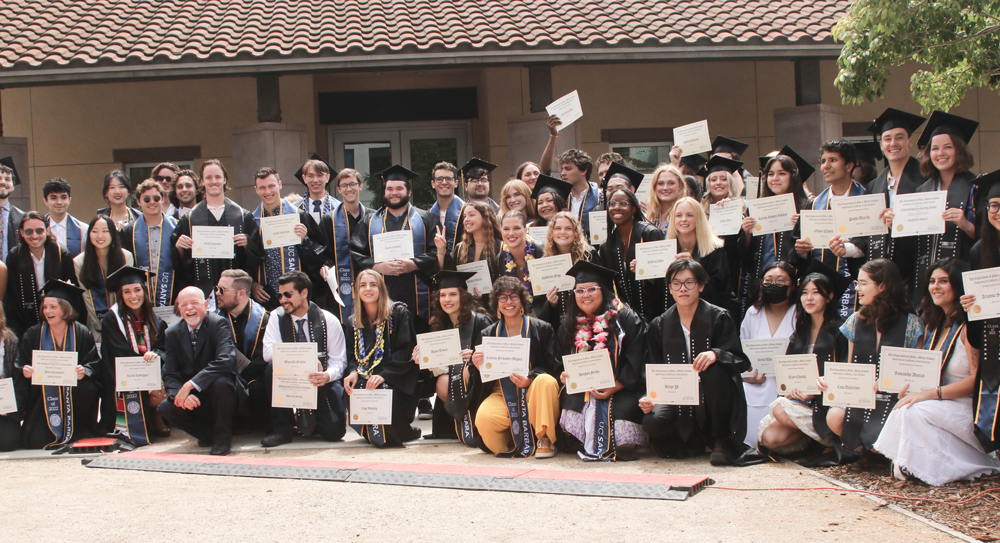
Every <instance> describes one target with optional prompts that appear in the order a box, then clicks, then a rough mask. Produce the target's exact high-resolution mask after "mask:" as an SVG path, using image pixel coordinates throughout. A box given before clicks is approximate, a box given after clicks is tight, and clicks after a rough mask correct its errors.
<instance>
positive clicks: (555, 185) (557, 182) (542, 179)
mask: <svg viewBox="0 0 1000 543" xmlns="http://www.w3.org/2000/svg"><path fill="white" fill-rule="evenodd" d="M572 190H573V185H572V184H571V183H567V182H565V181H563V180H562V179H556V178H555V177H552V176H551V175H545V174H542V175H539V176H538V180H537V181H535V189H534V190H533V191H531V198H532V199H534V200H537V199H538V197H539V196H541V195H542V193H543V192H551V193H553V194H558V195H559V196H562V198H563V200H566V201H567V202H568V201H569V193H570V191H572Z"/></svg>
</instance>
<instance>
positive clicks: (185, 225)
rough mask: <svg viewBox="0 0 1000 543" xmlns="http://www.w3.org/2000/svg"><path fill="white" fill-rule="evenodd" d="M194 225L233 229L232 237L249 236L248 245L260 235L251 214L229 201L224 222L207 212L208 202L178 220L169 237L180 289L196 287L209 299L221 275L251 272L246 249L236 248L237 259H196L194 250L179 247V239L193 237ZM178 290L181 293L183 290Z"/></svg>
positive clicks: (195, 207) (199, 203)
mask: <svg viewBox="0 0 1000 543" xmlns="http://www.w3.org/2000/svg"><path fill="white" fill-rule="evenodd" d="M192 226H232V227H233V234H234V235H236V234H246V236H247V240H248V244H249V240H250V238H252V237H253V235H254V234H255V233H256V232H257V221H255V220H254V218H253V214H252V213H250V212H249V211H247V210H245V209H243V208H242V207H240V206H239V205H238V204H236V203H235V202H233V201H232V200H230V199H229V198H226V202H225V209H224V210H223V212H222V218H221V219H216V218H215V215H214V214H212V212H211V211H209V210H208V201H207V200H202V201H201V202H198V205H196V206H194V208H193V209H192V210H191V212H190V213H188V214H187V215H184V216H183V217H181V219H180V220H179V221H177V226H176V227H175V228H174V233H173V234H171V235H170V245H171V246H172V247H173V252H172V253H171V258H173V259H174V270H175V272H176V273H177V281H178V284H179V285H182V287H181V288H183V287H189V286H196V287H198V288H200V289H201V291H202V292H203V293H205V297H206V298H208V297H209V296H211V295H212V294H213V291H214V290H215V286H216V285H218V284H219V277H221V276H222V272H223V271H225V270H248V269H249V268H248V266H247V248H246V247H240V246H239V245H235V246H234V256H233V258H231V259H222V258H212V259H209V258H196V257H197V255H192V254H191V249H178V248H177V240H178V239H180V237H181V236H188V237H192V236H191V227H192ZM192 256H194V258H193V257H192ZM176 290H177V291H178V292H180V289H176Z"/></svg>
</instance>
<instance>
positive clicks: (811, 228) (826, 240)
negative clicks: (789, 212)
mask: <svg viewBox="0 0 1000 543" xmlns="http://www.w3.org/2000/svg"><path fill="white" fill-rule="evenodd" d="M799 225H800V226H801V228H802V230H801V232H802V237H801V239H802V241H808V242H809V243H812V245H813V249H829V248H830V240H831V239H833V238H834V237H836V236H838V235H839V234H838V233H837V225H836V223H834V221H833V211H829V210H826V209H817V210H811V209H803V210H802V211H801V215H799Z"/></svg>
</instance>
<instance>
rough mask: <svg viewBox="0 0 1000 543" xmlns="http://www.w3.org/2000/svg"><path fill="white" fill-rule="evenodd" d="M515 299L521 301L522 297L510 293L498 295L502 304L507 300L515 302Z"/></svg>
mask: <svg viewBox="0 0 1000 543" xmlns="http://www.w3.org/2000/svg"><path fill="white" fill-rule="evenodd" d="M514 300H517V301H520V300H521V297H520V296H518V295H517V294H510V295H508V294H501V295H499V296H497V301H498V302H500V303H502V304H505V303H507V302H513V301H514Z"/></svg>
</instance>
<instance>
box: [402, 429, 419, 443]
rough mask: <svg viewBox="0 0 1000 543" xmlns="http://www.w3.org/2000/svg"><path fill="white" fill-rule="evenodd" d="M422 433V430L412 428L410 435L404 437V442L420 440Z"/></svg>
mask: <svg viewBox="0 0 1000 543" xmlns="http://www.w3.org/2000/svg"><path fill="white" fill-rule="evenodd" d="M421 433H422V432H421V430H420V428H417V427H416V426H410V433H409V435H404V436H402V441H414V440H416V439H420V434H421Z"/></svg>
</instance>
